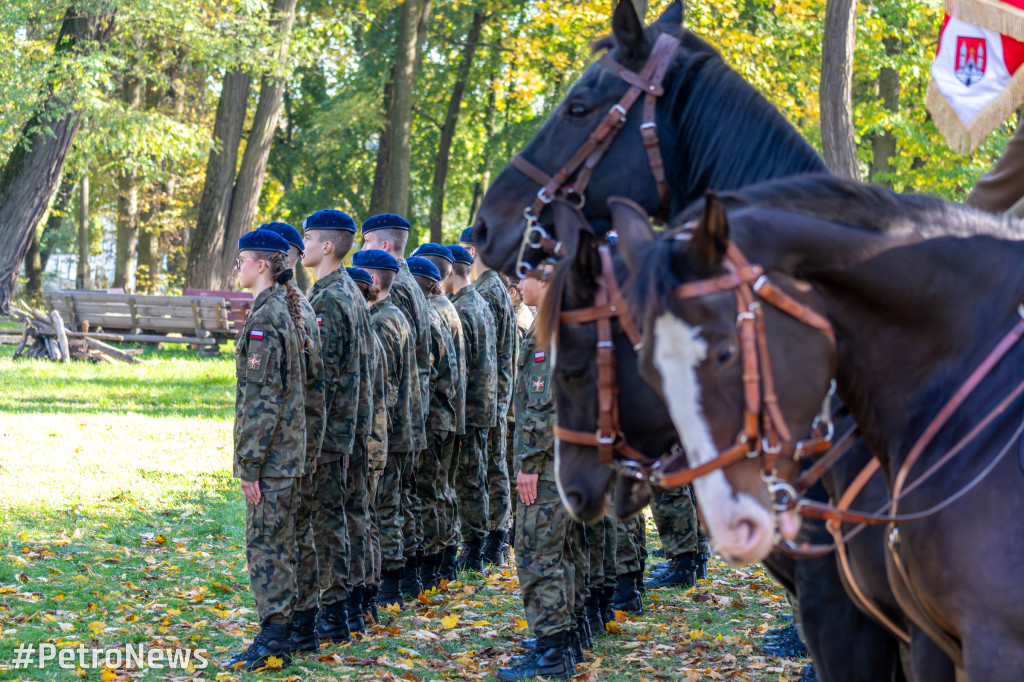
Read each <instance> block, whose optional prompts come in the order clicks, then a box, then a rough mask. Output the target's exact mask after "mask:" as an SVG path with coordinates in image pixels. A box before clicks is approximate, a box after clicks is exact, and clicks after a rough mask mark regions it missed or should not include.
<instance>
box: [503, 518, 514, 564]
mask: <svg viewBox="0 0 1024 682" xmlns="http://www.w3.org/2000/svg"><path fill="white" fill-rule="evenodd" d="M512 527H513V528H514V527H515V524H514V523H513V525H512ZM514 538H515V535H514V534H513V533H512V530H511V529H509V530H506V531H505V535H504V537H503V538H502V539H501V563H502V565H505V564H507V563H508V562H510V561H512V540H513V539H514Z"/></svg>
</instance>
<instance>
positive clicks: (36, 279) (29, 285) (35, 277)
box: [25, 230, 43, 298]
mask: <svg viewBox="0 0 1024 682" xmlns="http://www.w3.org/2000/svg"><path fill="white" fill-rule="evenodd" d="M42 294H43V263H42V258H41V257H40V255H39V230H32V235H31V238H30V240H29V243H28V253H26V254H25V295H26V296H28V297H29V298H39V297H40V296H42Z"/></svg>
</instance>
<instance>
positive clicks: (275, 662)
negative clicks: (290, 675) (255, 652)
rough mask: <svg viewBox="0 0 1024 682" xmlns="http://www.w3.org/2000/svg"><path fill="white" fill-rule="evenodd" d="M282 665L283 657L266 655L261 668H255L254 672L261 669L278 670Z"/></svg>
mask: <svg viewBox="0 0 1024 682" xmlns="http://www.w3.org/2000/svg"><path fill="white" fill-rule="evenodd" d="M283 667H284V659H281V658H278V657H277V656H268V657H267V661H266V663H264V664H263V667H262V668H257V669H256V672H259V671H261V670H280V669H281V668H283Z"/></svg>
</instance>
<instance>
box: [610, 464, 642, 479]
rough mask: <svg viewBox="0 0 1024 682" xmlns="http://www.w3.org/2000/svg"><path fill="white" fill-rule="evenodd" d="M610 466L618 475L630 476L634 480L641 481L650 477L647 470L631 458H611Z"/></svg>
mask: <svg viewBox="0 0 1024 682" xmlns="http://www.w3.org/2000/svg"><path fill="white" fill-rule="evenodd" d="M611 467H612V469H614V470H615V471H616V472H617V473H619V474H620V475H622V476H625V477H626V478H631V479H633V480H634V481H643V480H645V479H650V478H651V475H650V474H649V473H648V472H647V470H646V469H645V468H644V466H643V465H641V464H640V463H639V462H634V461H633V460H631V459H626V460H621V459H616V460H612V464H611Z"/></svg>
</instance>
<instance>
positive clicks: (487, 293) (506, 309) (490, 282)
mask: <svg viewBox="0 0 1024 682" xmlns="http://www.w3.org/2000/svg"><path fill="white" fill-rule="evenodd" d="M474 286H475V287H476V290H477V293H479V294H480V296H482V297H483V299H484V300H485V301H487V306H488V307H489V308H490V309H491V315H492V316H493V317H494V340H495V344H496V353H497V363H498V388H497V396H498V414H497V416H496V420H495V422H494V424H493V425H494V426H497V425H498V424H499V423H500V424H504V423H505V417H506V416H507V415H508V409H509V407H510V406H511V404H512V389H513V388H514V386H513V382H512V375H513V373H514V372H515V367H516V364H517V361H518V359H519V343H518V335H517V333H516V316H515V313H514V312H513V311H512V299H511V298H509V296H508V290H507V289H506V288H505V283H504V282H502V281H501V277H499V276H498V273H497V272H495V271H494V270H485V271H484V272H483V273H482V274H481V275H480V277H479V278H478V279H477V280H476V282H474Z"/></svg>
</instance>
